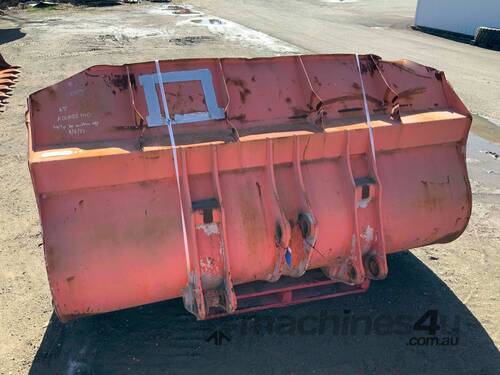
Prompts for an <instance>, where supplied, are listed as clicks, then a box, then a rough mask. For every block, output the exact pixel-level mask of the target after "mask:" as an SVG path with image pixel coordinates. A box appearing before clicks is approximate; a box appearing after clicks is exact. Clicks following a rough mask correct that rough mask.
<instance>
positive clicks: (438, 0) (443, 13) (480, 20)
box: [415, 0, 500, 35]
mask: <svg viewBox="0 0 500 375" xmlns="http://www.w3.org/2000/svg"><path fill="white" fill-rule="evenodd" d="M415 26H421V27H429V28H433V29H438V30H444V31H451V32H455V33H460V34H465V35H474V34H475V32H476V29H477V28H478V27H480V26H487V27H495V28H500V0H475V1H472V0H419V1H418V5H417V11H416V14H415Z"/></svg>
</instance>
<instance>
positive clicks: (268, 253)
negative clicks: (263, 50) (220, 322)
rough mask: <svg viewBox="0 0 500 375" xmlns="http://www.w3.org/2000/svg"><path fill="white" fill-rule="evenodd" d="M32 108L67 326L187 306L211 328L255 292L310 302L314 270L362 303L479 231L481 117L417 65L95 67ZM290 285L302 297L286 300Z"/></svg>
mask: <svg viewBox="0 0 500 375" xmlns="http://www.w3.org/2000/svg"><path fill="white" fill-rule="evenodd" d="M159 82H161V84H159ZM28 104H29V114H28V129H29V139H30V146H29V147H30V153H29V164H30V171H31V175H32V177H33V184H34V188H35V193H36V197H37V203H38V207H39V211H40V217H41V222H42V227H43V236H44V250H45V257H46V262H47V272H48V276H49V283H50V287H51V291H52V294H53V296H54V303H55V308H56V311H57V313H58V315H59V316H60V318H61V319H62V320H69V319H71V318H74V317H77V316H82V315H88V314H95V313H100V312H106V311H112V310H117V309H121V308H126V307H131V306H136V305H140V304H144V303H150V302H155V301H160V300H165V299H170V298H176V297H181V296H182V297H183V299H184V304H185V306H186V308H187V309H188V310H189V311H190V312H192V313H193V314H194V315H195V316H196V317H197V318H199V319H206V318H211V317H214V316H218V315H219V314H221V311H223V312H224V313H229V314H230V313H235V312H239V311H242V310H244V309H242V307H241V304H242V303H243V302H242V300H243V299H244V298H243V299H242V297H241V294H240V293H239V291H240V290H241V286H242V285H247V284H248V283H251V282H255V281H262V282H267V283H270V284H269V285H270V287H269V290H274V291H275V292H276V293H275V295H276V296H278V297H276V298H275V299H274V300H273V301H271V302H269V303H268V307H276V306H278V305H279V306H283V305H287V304H290V303H299V302H306V301H308V300H311V299H314V298H313V297H314V296H315V295H319V294H317V293H316V294H315V293H314V292H313V293H310V292H311V290H313V289H314V288H312V289H311V288H310V287H309V286H310V285H309V286H307V285H306V284H307V283H305V282H303V280H304V279H303V277H304V275H305V274H306V272H307V271H311V270H321V272H322V274H323V275H324V276H325V277H326V278H328V280H331V281H332V282H335V283H341V284H343V285H345V286H349V288H347V290H346V291H345V292H346V293H347V292H359V291H360V290H361V291H362V290H365V289H366V287H367V284H368V282H369V280H379V279H383V278H385V277H386V275H387V272H388V269H387V262H386V255H387V254H388V253H392V252H396V251H400V250H403V249H408V248H414V247H419V246H424V245H428V244H431V243H440V242H449V241H452V240H453V239H454V238H456V237H458V236H459V235H460V234H461V233H462V231H463V230H464V229H465V227H466V225H467V223H468V219H469V217H470V212H471V205H472V202H471V193H470V186H469V181H468V177H467V170H466V164H465V145H466V139H467V135H468V131H469V128H470V124H471V116H470V114H469V112H468V111H467V109H466V108H465V107H464V105H463V104H462V102H461V101H460V99H459V98H458V97H457V96H456V94H455V93H454V91H453V90H452V88H451V87H450V85H449V83H448V82H447V81H446V78H445V76H444V74H443V73H442V72H439V71H436V70H435V69H432V68H429V67H425V66H422V65H419V64H416V63H413V62H410V61H406V60H403V61H396V62H390V61H384V60H381V59H380V58H378V57H376V56H372V55H364V56H355V55H307V56H283V57H274V58H256V59H238V58H230V59H190V60H171V61H160V62H146V63H139V64H131V65H124V66H96V67H92V68H89V69H87V70H85V71H83V72H81V73H78V74H76V75H74V76H73V77H70V78H68V79H66V80H64V81H62V82H60V83H58V84H55V85H53V86H50V87H47V88H46V89H43V90H40V91H38V92H36V93H34V94H32V95H31V96H30V97H29V101H28ZM170 129H171V130H172V134H170V133H169V130H170ZM173 141H175V143H176V147H173ZM283 277H287V278H295V279H297V284H296V289H297V290H298V292H297V293H296V295H298V296H299V297H300V296H301V297H300V298H299V297H298V298H295V299H293V298H292V299H290V298H291V297H290V295H289V294H287V293H285V292H283V291H280V290H277V289H273V288H274V287H273V286H272V285H273V284H272V283H274V282H277V281H281V279H282V278H283ZM322 285H323V284H321V283H319V284H318V285H316V287H317V288H321V287H322ZM318 290H319V289H318ZM327 294H328V293H327ZM266 295H267V294H266ZM266 295H263V296H261V297H262V298H263V300H265V299H266V298H265V297H266ZM329 295H332V296H333V295H336V293H335V292H333V291H332V292H331V293H330V294H329ZM256 297H259V295H256ZM289 297H290V298H289ZM276 301H278V302H276ZM256 305H257V306H259V308H262V306H263V305H262V304H259V303H256ZM264 307H265V303H264Z"/></svg>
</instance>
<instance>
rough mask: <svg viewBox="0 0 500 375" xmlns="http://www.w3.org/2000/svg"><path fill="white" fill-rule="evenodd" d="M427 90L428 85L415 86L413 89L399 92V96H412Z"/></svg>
mask: <svg viewBox="0 0 500 375" xmlns="http://www.w3.org/2000/svg"><path fill="white" fill-rule="evenodd" d="M426 91H427V88H426V87H423V86H421V87H415V88H413V89H408V90H405V91H402V92H400V93H399V98H400V99H401V98H411V97H412V96H414V95H421V94H424V93H425V92H426Z"/></svg>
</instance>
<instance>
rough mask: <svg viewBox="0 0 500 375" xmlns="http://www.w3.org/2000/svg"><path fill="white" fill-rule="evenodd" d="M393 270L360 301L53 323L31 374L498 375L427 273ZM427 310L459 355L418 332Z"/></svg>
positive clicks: (397, 259) (175, 304)
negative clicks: (200, 317)
mask: <svg viewBox="0 0 500 375" xmlns="http://www.w3.org/2000/svg"><path fill="white" fill-rule="evenodd" d="M389 268H390V276H389V277H388V278H387V280H385V281H381V282H375V283H373V284H372V286H371V288H370V289H369V291H368V292H367V293H365V294H362V295H353V296H347V297H342V298H337V299H333V300H325V301H320V302H314V303H310V304H305V305H300V306H294V307H290V308H286V309H279V310H272V311H264V312H261V313H259V314H250V315H247V316H240V317H231V318H224V319H219V320H214V321H205V322H197V321H196V320H195V319H194V318H193V317H192V316H191V315H190V314H188V313H187V312H186V311H185V310H184V307H183V305H182V302H181V301H180V300H173V301H167V302H163V303H158V304H154V305H149V306H143V307H139V308H135V309H129V310H125V311H120V312H115V313H110V314H105V315H100V316H94V317H89V318H84V319H81V320H77V321H74V322H71V323H69V324H67V325H62V324H61V323H59V321H58V320H57V318H56V317H55V316H53V317H52V319H51V321H50V324H49V326H48V328H47V331H46V333H45V336H44V338H43V341H42V344H41V346H40V348H39V350H38V353H37V355H36V357H35V360H34V361H33V364H32V367H31V370H30V374H31V375H39V374H69V375H73V374H86V375H88V374H129V373H130V374H198V373H200V372H203V373H245V374H247V373H250V374H259V375H262V374H305V373H314V374H332V373H333V372H335V373H344V374H375V373H377V374H378V373H385V374H401V373H405V374H408V373H410V374H422V373H458V374H481V375H487V374H495V373H498V372H497V371H498V369H499V368H500V358H499V352H498V350H497V348H496V347H495V345H494V343H493V341H492V340H491V338H490V337H489V336H488V334H487V333H486V331H485V330H484V329H483V328H482V326H481V324H480V323H479V322H478V321H477V320H476V318H475V317H474V316H473V315H472V313H471V312H470V311H469V310H468V309H467V308H466V307H465V306H464V305H463V304H462V303H461V302H460V300H459V299H458V298H457V297H456V296H455V295H454V294H453V292H452V291H451V290H450V289H449V288H448V287H447V286H446V285H445V284H444V283H443V282H442V281H441V280H440V279H439V278H438V277H437V276H436V275H435V274H434V273H433V272H432V271H431V270H430V269H429V268H427V267H426V266H425V265H424V264H423V263H421V262H420V261H419V260H418V259H417V258H416V257H415V256H413V255H412V254H410V253H401V254H397V255H393V256H391V257H389ZM433 309H437V310H438V316H439V322H438V323H439V325H440V329H439V330H438V331H437V333H436V336H435V337H437V338H438V339H439V342H440V343H443V342H446V341H445V340H446V338H447V337H448V338H451V341H450V342H453V340H454V339H455V340H458V344H457V345H454V346H450V345H431V344H432V343H433V342H432V340H429V338H432V337H433V336H430V335H429V334H428V332H426V331H421V330H419V331H415V330H414V327H413V325H414V323H415V322H416V321H417V320H418V319H419V318H420V317H421V316H422V315H423V314H424V313H425V312H426V311H428V310H433ZM391 321H392V323H391ZM356 322H357V323H356ZM429 324H430V319H428V320H426V321H425V322H422V326H423V327H424V328H425V327H426V326H428V325H429ZM367 327H371V329H368V328H367ZM421 328H422V327H421ZM217 331H218V332H219V333H220V334H219V341H220V345H216V341H217V340H216V339H217V337H215V336H217V334H216V335H213V333H214V332H217ZM222 334H224V335H225V336H227V338H228V339H230V341H228V340H225V339H224V338H223V337H222ZM209 337H212V339H213V340H212V341H210V342H208V341H207V338H209ZM412 337H416V338H417V339H412ZM420 337H423V338H422V339H418V338H420ZM411 340H413V341H411ZM443 340H444V341H443ZM415 341H416V342H418V343H423V342H428V343H429V345H409V343H410V342H415Z"/></svg>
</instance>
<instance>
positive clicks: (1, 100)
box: [0, 54, 20, 113]
mask: <svg viewBox="0 0 500 375" xmlns="http://www.w3.org/2000/svg"><path fill="white" fill-rule="evenodd" d="M19 73H20V71H19V67H18V66H12V65H10V64H9V63H8V62H7V61H5V59H4V58H3V56H2V55H1V54H0V113H2V112H4V111H5V106H6V105H7V103H8V99H9V98H10V96H11V95H12V90H13V88H14V85H15V84H16V82H17V81H18V78H19Z"/></svg>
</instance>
